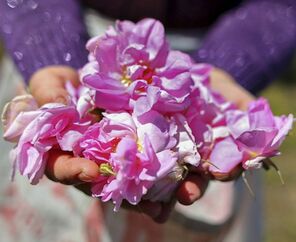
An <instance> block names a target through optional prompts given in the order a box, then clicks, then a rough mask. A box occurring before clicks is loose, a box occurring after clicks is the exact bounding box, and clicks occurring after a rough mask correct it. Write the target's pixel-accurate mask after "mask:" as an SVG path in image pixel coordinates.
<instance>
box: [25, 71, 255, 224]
mask: <svg viewBox="0 0 296 242" xmlns="http://www.w3.org/2000/svg"><path fill="white" fill-rule="evenodd" d="M67 81H71V82H72V84H73V85H74V86H78V85H79V76H78V73H77V71H76V70H74V69H72V68H70V67H67V66H49V67H45V68H42V69H40V70H39V71H37V72H36V73H35V74H34V75H33V76H32V78H31V80H30V83H29V87H30V92H31V94H32V95H33V96H34V97H35V99H36V101H37V103H38V104H39V105H40V106H41V105H43V104H46V103H49V102H60V103H67V100H68V93H67V91H66V89H65V83H66V82H67ZM211 83H212V87H213V89H214V90H217V91H219V92H220V93H221V94H222V95H224V96H225V98H226V99H228V100H230V101H233V102H235V103H236V104H237V105H238V106H239V107H240V108H242V109H245V108H246V106H247V104H248V102H250V101H251V100H252V99H253V97H252V96H251V95H250V94H249V93H248V92H247V91H245V90H244V89H242V88H241V87H240V86H239V85H237V84H236V83H235V81H234V80H233V79H232V78H231V76H229V75H228V74H227V73H225V72H223V71H222V70H218V69H215V70H214V71H213V73H212V76H211ZM237 170H238V171H237V172H235V174H229V176H227V177H224V179H223V180H229V179H234V178H235V177H236V176H237V174H239V172H240V168H238V169H237ZM46 174H47V176H48V177H49V178H50V179H51V180H53V181H55V182H59V183H62V184H67V185H74V186H75V187H77V188H78V189H80V190H82V191H83V192H84V193H86V194H90V183H89V182H91V181H93V180H95V179H96V178H97V177H98V176H99V169H98V166H97V164H96V163H95V162H93V161H91V160H88V159H84V158H77V157H73V155H72V154H71V153H69V152H63V151H59V150H51V151H50V155H49V160H48V164H47V167H46ZM208 182H209V178H208V177H204V176H201V175H200V174H199V172H194V171H193V172H191V173H190V174H189V175H188V176H187V178H186V179H185V180H184V181H183V182H182V183H181V184H180V186H179V188H178V190H177V192H176V201H179V202H180V203H181V204H184V205H190V204H192V203H193V202H195V201H196V200H198V199H200V198H201V197H202V195H203V194H204V192H205V190H206V188H207V185H208ZM174 204H175V200H174V201H171V202H169V203H160V202H149V201H142V202H140V203H139V205H138V206H137V208H135V210H138V211H141V212H143V213H145V214H147V215H148V216H150V217H151V218H152V219H154V221H156V222H159V223H163V222H165V221H166V220H167V219H168V217H169V215H170V212H171V210H172V208H173V207H174ZM124 207H127V208H131V206H129V205H128V204H124Z"/></svg>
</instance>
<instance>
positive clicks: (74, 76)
mask: <svg viewBox="0 0 296 242" xmlns="http://www.w3.org/2000/svg"><path fill="white" fill-rule="evenodd" d="M67 81H71V82H72V84H73V85H74V86H78V85H79V76H78V73H77V71H76V70H74V69H73V68H70V67H67V66H49V67H45V68H42V69H40V70H39V71H37V72H35V74H34V75H33V76H32V77H31V79H30V82H29V88H30V92H31V94H32V95H33V96H34V98H35V99H36V101H37V103H38V104H39V105H40V106H42V105H43V104H46V103H50V102H59V103H67V99H68V93H67V91H66V89H65V83H66V82H67Z"/></svg>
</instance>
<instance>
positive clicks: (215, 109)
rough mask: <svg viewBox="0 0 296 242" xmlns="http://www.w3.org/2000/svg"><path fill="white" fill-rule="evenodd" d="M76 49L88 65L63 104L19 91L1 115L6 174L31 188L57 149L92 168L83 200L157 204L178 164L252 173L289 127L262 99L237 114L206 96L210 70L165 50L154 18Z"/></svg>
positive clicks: (181, 172) (168, 191) (173, 181)
mask: <svg viewBox="0 0 296 242" xmlns="http://www.w3.org/2000/svg"><path fill="white" fill-rule="evenodd" d="M86 47H87V49H88V50H89V62H88V63H87V64H86V65H85V66H84V67H83V68H82V70H81V71H80V77H81V86H80V87H79V88H74V87H73V86H72V85H71V84H70V82H69V83H68V84H67V86H66V88H67V90H68V92H69V95H70V98H69V102H68V104H67V105H64V104H59V103H49V104H46V105H44V106H42V107H40V108H39V107H38V106H37V104H36V102H35V100H34V98H33V97H32V96H30V95H26V96H20V97H16V98H15V99H13V100H12V101H11V102H10V103H9V104H7V105H6V108H5V110H4V113H3V125H4V130H5V133H4V138H5V139H6V140H7V141H11V142H16V143H17V144H16V146H15V148H14V149H13V150H12V152H11V159H12V163H13V173H15V171H16V170H18V171H19V172H20V173H21V174H22V175H24V176H27V177H28V179H29V181H30V182H31V183H32V184H36V183H38V181H39V180H40V178H41V177H42V176H43V174H44V170H45V167H46V163H47V157H48V151H49V150H51V149H60V150H63V151H69V152H73V155H74V156H77V157H85V158H87V159H89V160H92V161H94V162H96V163H97V165H98V169H99V172H100V174H101V175H100V177H99V178H98V179H97V180H96V181H94V182H93V183H92V194H93V196H94V197H99V198H100V199H101V200H102V201H104V202H105V201H109V200H112V201H113V202H114V204H115V210H118V209H119V207H120V205H121V203H122V201H123V200H127V201H128V202H129V203H131V204H134V205H135V204H137V203H139V202H140V200H141V199H149V200H151V201H165V200H167V199H169V198H170V197H171V196H172V194H173V192H174V190H175V188H176V187H177V185H178V183H179V181H180V180H181V179H183V178H184V176H185V175H186V173H187V171H188V167H192V166H193V167H197V168H201V170H204V172H205V173H209V174H212V175H213V177H219V176H223V174H228V173H230V172H231V171H232V170H233V169H234V168H236V167H237V166H241V167H243V169H257V168H260V167H261V166H262V164H263V160H265V159H266V158H269V157H272V156H275V155H278V154H279V151H278V149H279V146H280V145H281V143H282V142H283V140H284V138H285V136H286V135H287V134H288V132H289V130H290V129H291V128H292V124H293V116H292V115H291V114H290V115H288V116H281V117H275V116H273V114H272V112H271V110H270V107H269V105H268V103H267V101H266V100H265V99H263V98H260V99H258V100H257V101H254V102H252V103H250V105H249V108H248V110H247V111H241V110H238V109H237V108H236V106H235V105H233V104H231V103H229V102H227V101H226V100H224V98H223V97H222V96H221V95H220V94H219V93H216V92H214V91H212V90H211V88H210V85H209V75H210V73H211V66H209V65H207V64H196V63H194V62H193V61H192V59H191V58H190V57H189V56H188V55H187V54H184V53H182V52H179V51H174V50H170V48H169V45H168V42H167V40H166V38H165V33H164V27H163V26H162V24H161V23H160V22H158V21H156V20H154V19H144V20H142V21H140V22H138V23H136V24H135V23H132V22H129V21H122V22H117V23H116V26H115V27H110V28H109V29H108V30H107V31H106V33H105V34H104V35H103V36H99V37H95V38H92V39H91V40H90V41H89V42H88V43H87V46H86ZM102 110H104V112H102ZM98 113H99V114H100V119H99V118H98V115H96V114H98ZM98 120H99V121H98ZM204 164H207V165H206V166H205V165H204Z"/></svg>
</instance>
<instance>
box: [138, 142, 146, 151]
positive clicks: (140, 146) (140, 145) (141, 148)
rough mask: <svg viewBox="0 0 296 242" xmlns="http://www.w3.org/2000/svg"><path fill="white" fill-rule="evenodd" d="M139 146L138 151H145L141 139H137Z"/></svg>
mask: <svg viewBox="0 0 296 242" xmlns="http://www.w3.org/2000/svg"><path fill="white" fill-rule="evenodd" d="M137 147H138V151H140V152H143V150H144V148H143V145H142V144H141V142H140V140H138V141H137Z"/></svg>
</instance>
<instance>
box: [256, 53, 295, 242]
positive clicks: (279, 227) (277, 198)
mask: <svg viewBox="0 0 296 242" xmlns="http://www.w3.org/2000/svg"><path fill="white" fill-rule="evenodd" d="M262 96H265V97H266V98H268V100H269V102H270V104H271V107H272V110H273V112H274V113H275V114H277V115H281V114H288V113H292V114H294V115H295V116H296V58H295V59H294V61H293V64H292V66H291V68H290V69H289V70H288V71H287V72H286V73H285V74H284V75H283V76H282V77H281V78H280V79H279V80H277V81H276V82H275V83H273V84H272V85H271V86H270V87H269V88H268V89H266V90H265V91H264V92H263V93H262ZM281 152H282V156H280V157H277V158H274V159H273V161H274V162H275V163H276V164H277V165H278V166H279V167H280V170H281V172H282V175H283V177H284V180H285V184H284V185H281V183H280V179H279V177H278V175H277V173H276V172H274V171H273V170H270V171H269V172H266V175H265V189H264V193H265V202H264V208H265V235H266V236H265V242H278V241H284V242H295V241H296V229H295V228H296V162H295V158H296V127H294V129H293V130H292V132H291V133H290V134H289V136H288V138H287V139H286V141H285V142H284V144H283V146H282V148H281Z"/></svg>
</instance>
